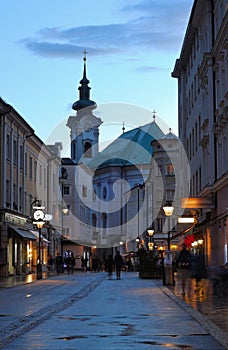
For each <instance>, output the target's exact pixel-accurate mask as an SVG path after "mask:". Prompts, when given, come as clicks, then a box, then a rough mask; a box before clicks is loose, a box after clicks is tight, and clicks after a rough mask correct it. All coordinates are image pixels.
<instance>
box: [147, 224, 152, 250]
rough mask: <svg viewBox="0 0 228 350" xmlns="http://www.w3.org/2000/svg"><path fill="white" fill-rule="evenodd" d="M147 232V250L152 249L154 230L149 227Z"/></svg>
mask: <svg viewBox="0 0 228 350" xmlns="http://www.w3.org/2000/svg"><path fill="white" fill-rule="evenodd" d="M147 233H148V236H149V242H148V248H149V250H153V248H154V242H153V235H154V230H152V229H149V230H147Z"/></svg>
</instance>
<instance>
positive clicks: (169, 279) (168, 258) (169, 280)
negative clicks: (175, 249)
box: [163, 202, 175, 285]
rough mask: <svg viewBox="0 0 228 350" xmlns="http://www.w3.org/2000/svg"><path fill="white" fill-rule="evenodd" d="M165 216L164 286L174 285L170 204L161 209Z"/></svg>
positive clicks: (172, 208)
mask: <svg viewBox="0 0 228 350" xmlns="http://www.w3.org/2000/svg"><path fill="white" fill-rule="evenodd" d="M163 210H164V213H165V216H167V218H168V239H167V243H168V250H167V251H166V252H165V256H164V274H163V283H164V285H174V283H175V282H174V272H173V266H172V254H171V252H170V217H171V216H172V214H173V210H174V207H173V206H172V203H171V202H167V203H166V204H165V205H164V207H163Z"/></svg>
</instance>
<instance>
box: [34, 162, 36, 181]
mask: <svg viewBox="0 0 228 350" xmlns="http://www.w3.org/2000/svg"><path fill="white" fill-rule="evenodd" d="M34 181H35V182H36V181H37V161H36V160H35V161H34Z"/></svg>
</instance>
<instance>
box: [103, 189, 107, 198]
mask: <svg viewBox="0 0 228 350" xmlns="http://www.w3.org/2000/svg"><path fill="white" fill-rule="evenodd" d="M106 197H107V188H106V187H104V188H103V198H104V199H105V198H106Z"/></svg>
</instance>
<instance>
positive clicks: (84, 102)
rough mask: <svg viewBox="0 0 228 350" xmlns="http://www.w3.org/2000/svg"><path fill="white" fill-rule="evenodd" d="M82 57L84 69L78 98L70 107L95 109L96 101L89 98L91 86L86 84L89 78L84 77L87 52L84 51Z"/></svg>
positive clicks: (77, 109)
mask: <svg viewBox="0 0 228 350" xmlns="http://www.w3.org/2000/svg"><path fill="white" fill-rule="evenodd" d="M83 53H84V57H83V61H84V70H83V78H82V80H81V81H80V84H81V86H79V88H78V90H79V100H78V101H76V102H74V103H73V105H72V109H74V110H75V111H79V110H80V109H83V108H88V107H89V108H90V109H91V110H92V109H95V108H96V107H97V105H96V102H94V101H92V100H90V90H91V88H90V87H89V86H88V84H89V80H88V79H87V77H86V54H87V52H86V51H84V52H83Z"/></svg>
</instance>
